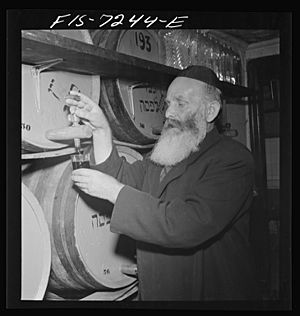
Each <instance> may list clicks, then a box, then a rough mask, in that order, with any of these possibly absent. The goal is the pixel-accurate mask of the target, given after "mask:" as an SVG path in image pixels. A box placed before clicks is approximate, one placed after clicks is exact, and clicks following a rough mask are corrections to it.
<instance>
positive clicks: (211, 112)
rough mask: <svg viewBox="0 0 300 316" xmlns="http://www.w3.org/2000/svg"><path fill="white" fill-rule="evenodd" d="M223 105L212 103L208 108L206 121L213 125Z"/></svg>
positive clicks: (216, 102)
mask: <svg viewBox="0 0 300 316" xmlns="http://www.w3.org/2000/svg"><path fill="white" fill-rule="evenodd" d="M220 109H221V104H220V103H219V102H218V101H212V102H210V103H209V104H208V105H207V107H206V121H207V122H208V123H211V122H212V121H213V120H214V119H215V118H216V117H217V116H218V114H219V112H220Z"/></svg>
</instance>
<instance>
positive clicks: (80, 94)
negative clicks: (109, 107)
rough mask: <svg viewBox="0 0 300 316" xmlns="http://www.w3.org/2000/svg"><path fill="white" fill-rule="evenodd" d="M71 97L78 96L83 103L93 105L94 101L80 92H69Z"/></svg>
mask: <svg viewBox="0 0 300 316" xmlns="http://www.w3.org/2000/svg"><path fill="white" fill-rule="evenodd" d="M69 93H70V94H71V95H77V96H79V97H80V99H81V100H82V101H83V102H86V103H93V100H91V99H90V98H89V97H87V96H86V95H84V94H82V93H80V92H78V91H75V90H72V91H70V92H69Z"/></svg>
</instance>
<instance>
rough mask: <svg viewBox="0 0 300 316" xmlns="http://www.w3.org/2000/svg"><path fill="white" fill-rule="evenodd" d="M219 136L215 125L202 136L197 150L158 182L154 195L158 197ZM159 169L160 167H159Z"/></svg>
mask: <svg viewBox="0 0 300 316" xmlns="http://www.w3.org/2000/svg"><path fill="white" fill-rule="evenodd" d="M220 139H221V136H220V134H219V133H218V131H217V129H216V127H214V128H213V129H212V130H211V131H210V132H209V133H208V134H207V135H206V137H205V138H204V140H203V142H202V143H201V145H200V148H199V150H198V151H197V152H195V153H193V154H191V155H190V157H188V158H187V159H184V160H183V161H181V162H180V163H179V164H178V165H176V166H174V167H173V168H172V169H171V170H170V171H169V172H168V173H167V174H166V176H165V177H164V179H163V180H162V182H161V183H160V184H159V186H158V188H157V192H156V194H155V195H156V196H157V197H160V196H161V194H162V193H163V191H164V190H165V188H166V187H167V185H168V184H169V183H170V182H171V181H173V180H174V179H176V178H178V177H180V176H181V175H182V174H183V173H184V172H185V170H186V168H187V167H188V165H190V164H191V163H193V162H194V161H195V160H196V159H198V158H199V157H200V156H201V155H202V154H203V153H204V152H206V151H207V150H208V149H209V148H210V147H211V146H213V145H214V144H215V143H217V142H218V141H220ZM160 170H161V169H160Z"/></svg>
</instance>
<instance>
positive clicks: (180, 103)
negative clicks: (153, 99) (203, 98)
mask: <svg viewBox="0 0 300 316" xmlns="http://www.w3.org/2000/svg"><path fill="white" fill-rule="evenodd" d="M185 104H186V103H183V102H179V103H178V105H179V106H180V107H184V106H185Z"/></svg>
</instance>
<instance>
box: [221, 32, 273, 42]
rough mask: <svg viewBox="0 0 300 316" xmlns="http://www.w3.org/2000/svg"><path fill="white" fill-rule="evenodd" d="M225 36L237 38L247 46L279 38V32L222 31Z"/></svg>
mask: <svg viewBox="0 0 300 316" xmlns="http://www.w3.org/2000/svg"><path fill="white" fill-rule="evenodd" d="M220 31H221V32H222V33H223V34H227V35H230V36H232V37H235V38H236V39H237V40H241V41H243V42H245V43H247V44H253V43H257V42H262V41H267V40H271V39H274V38H278V37H279V31H278V30H227V29H223V30H220Z"/></svg>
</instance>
